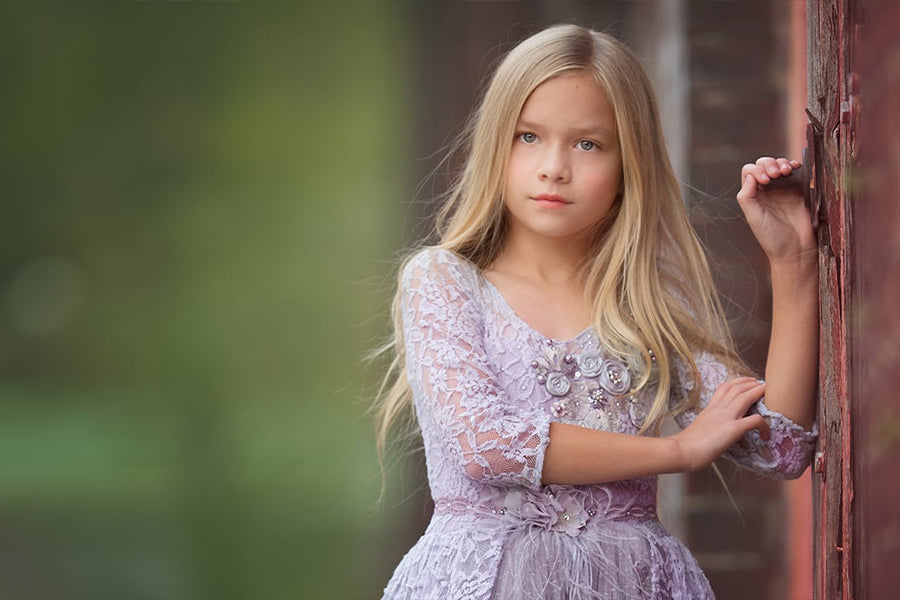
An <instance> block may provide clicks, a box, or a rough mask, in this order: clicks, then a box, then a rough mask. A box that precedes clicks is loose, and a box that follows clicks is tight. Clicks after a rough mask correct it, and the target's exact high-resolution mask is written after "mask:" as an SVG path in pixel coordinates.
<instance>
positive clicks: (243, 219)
mask: <svg viewBox="0 0 900 600" xmlns="http://www.w3.org/2000/svg"><path fill="white" fill-rule="evenodd" d="M402 9H403V5H401V4H392V3H370V2H363V1H359V2H326V1H322V2H298V3H275V4H267V5H259V4H256V3H243V2H215V3H205V2H191V3H170V2H135V3H107V2H3V3H0V181H2V184H0V190H2V192H0V193H2V206H3V211H2V216H0V531H2V534H0V597H2V598H5V599H6V598H9V599H13V598H15V599H19V598H46V599H50V598H54V599H63V598H65V599H70V598H71V599H75V598H78V599H92V600H94V599H96V600H100V599H105V598H109V599H117V600H121V599H124V598H127V599H129V600H140V599H143V598H147V599H150V598H153V599H163V598H165V599H188V598H190V599H199V598H204V599H206V598H208V599H210V600H220V599H225V598H257V599H263V598H273V599H274V598H370V597H373V596H374V595H375V594H376V592H373V590H379V589H381V586H383V584H384V578H385V577H386V575H385V574H384V572H383V571H385V570H387V569H389V567H388V566H384V565H381V564H380V561H379V559H378V555H379V552H378V548H379V544H380V543H381V537H380V536H384V535H386V531H387V530H388V525H389V522H390V518H391V517H390V513H389V511H385V510H384V509H383V508H380V507H379V504H378V502H377V496H378V491H379V485H380V480H379V472H378V466H377V462H376V459H375V453H374V445H373V441H372V439H373V436H372V433H371V432H372V426H371V419H370V418H369V417H368V415H367V414H366V408H367V404H368V403H369V402H370V401H371V391H372V386H373V383H374V382H375V380H376V379H377V373H372V372H367V371H365V369H364V367H363V364H362V361H361V359H362V358H363V356H364V355H365V354H366V352H367V351H369V350H371V349H372V348H374V347H376V346H377V345H378V343H379V342H381V341H382V336H383V333H384V332H385V321H386V318H385V314H386V313H385V312H384V311H385V308H386V303H387V301H388V298H387V296H388V289H389V283H388V282H389V279H390V277H391V275H390V271H391V269H392V266H393V265H392V261H391V257H392V256H393V254H394V252H395V251H396V250H397V249H398V247H399V246H400V245H402V240H403V235H404V234H403V231H404V227H405V225H404V223H405V215H406V211H407V205H408V203H407V202H406V200H407V199H409V198H410V197H411V188H412V187H414V183H412V184H411V182H412V181H413V179H412V176H411V175H410V163H411V162H412V161H413V157H412V156H411V155H410V152H409V151H408V149H407V146H408V141H407V140H408V129H409V119H408V117H407V113H408V111H409V110H410V107H409V78H410V74H409V73H410V69H409V68H408V63H409V61H410V59H411V56H412V53H411V52H410V51H409V48H408V47H407V44H408V43H409V35H408V32H407V26H408V25H407V21H408V20H407V19H406V17H405V14H404V10H402ZM375 370H376V371H377V369H375ZM381 506H384V505H381Z"/></svg>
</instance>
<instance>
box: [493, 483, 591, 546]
mask: <svg viewBox="0 0 900 600" xmlns="http://www.w3.org/2000/svg"><path fill="white" fill-rule="evenodd" d="M492 504H494V505H498V504H500V505H502V507H501V508H500V510H499V513H500V514H502V515H504V517H505V518H506V519H509V520H511V521H513V522H515V523H516V524H524V525H529V526H533V527H538V528H540V529H546V530H548V531H558V532H561V533H565V534H566V535H569V536H573V537H574V536H577V535H578V534H580V533H581V531H582V530H583V529H584V527H585V525H587V520H588V518H589V515H588V513H587V511H586V510H585V507H584V499H583V498H580V497H579V496H578V494H577V493H576V492H575V491H569V490H560V491H558V492H556V493H554V492H553V491H552V490H551V489H550V488H548V489H547V491H546V493H544V494H535V493H533V492H525V491H518V490H516V491H511V492H507V493H506V494H504V495H502V496H501V497H499V498H496V499H495V500H493V501H492Z"/></svg>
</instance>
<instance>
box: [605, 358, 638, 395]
mask: <svg viewBox="0 0 900 600" xmlns="http://www.w3.org/2000/svg"><path fill="white" fill-rule="evenodd" d="M600 385H601V386H602V387H603V388H604V389H605V390H606V391H608V392H609V393H610V394H612V395H614V396H622V395H624V394H626V393H628V390H630V389H631V374H630V373H629V372H628V367H626V366H625V365H624V364H623V363H622V362H620V361H617V360H613V359H608V360H605V361H603V367H602V374H601V377H600Z"/></svg>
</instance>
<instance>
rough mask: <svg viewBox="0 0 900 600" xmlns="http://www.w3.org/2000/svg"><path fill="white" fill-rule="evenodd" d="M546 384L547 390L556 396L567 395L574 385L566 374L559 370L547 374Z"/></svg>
mask: <svg viewBox="0 0 900 600" xmlns="http://www.w3.org/2000/svg"><path fill="white" fill-rule="evenodd" d="M544 385H545V386H546V387H547V391H548V392H550V393H551V394H553V395H554V396H565V395H566V394H568V393H569V388H571V387H572V384H571V382H570V381H569V378H568V377H566V374H565V373H560V372H559V371H555V372H553V373H550V374H549V375H547V380H546V382H545V383H544Z"/></svg>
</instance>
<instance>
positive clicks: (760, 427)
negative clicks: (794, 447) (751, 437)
mask: <svg viewBox="0 0 900 600" xmlns="http://www.w3.org/2000/svg"><path fill="white" fill-rule="evenodd" d="M741 421H742V422H743V423H744V425H746V426H747V429H746V430H745V432H746V431H750V430H751V429H755V430H757V431H758V432H759V437H761V438H762V439H764V440H767V441H768V439H769V436H770V431H769V422H768V421H766V420H765V419H764V418H763V417H762V415H750V416H748V417H744V418H743V419H741Z"/></svg>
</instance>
